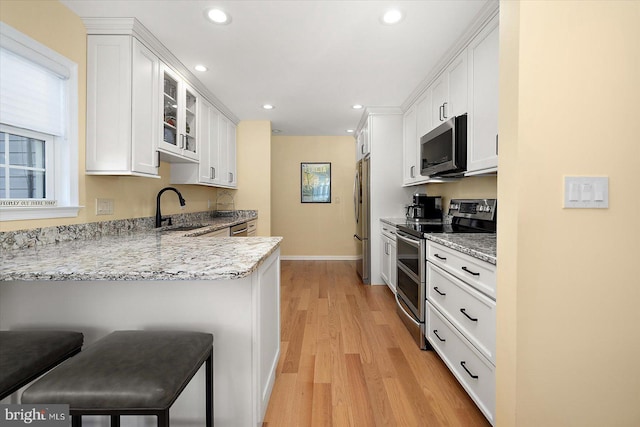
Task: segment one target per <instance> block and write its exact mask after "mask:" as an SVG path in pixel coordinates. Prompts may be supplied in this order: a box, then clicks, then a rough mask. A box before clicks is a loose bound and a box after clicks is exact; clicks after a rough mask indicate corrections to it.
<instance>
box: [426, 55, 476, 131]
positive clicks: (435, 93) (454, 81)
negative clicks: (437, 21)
mask: <svg viewBox="0 0 640 427" xmlns="http://www.w3.org/2000/svg"><path fill="white" fill-rule="evenodd" d="M430 91H431V96H432V108H431V126H430V129H433V128H435V127H437V126H438V125H440V124H442V123H444V122H446V121H447V120H449V119H450V118H452V117H455V116H459V115H461V114H465V113H466V112H467V52H466V50H465V51H462V53H460V54H459V55H458V56H457V57H456V58H455V59H454V60H453V61H452V62H451V64H449V66H448V67H447V68H446V69H445V70H444V71H443V73H442V74H441V75H440V77H438V79H437V80H435V81H434V82H433V84H432V85H431V86H430Z"/></svg>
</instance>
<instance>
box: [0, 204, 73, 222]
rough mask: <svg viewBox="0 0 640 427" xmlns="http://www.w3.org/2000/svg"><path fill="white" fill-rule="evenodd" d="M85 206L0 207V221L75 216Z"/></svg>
mask: <svg viewBox="0 0 640 427" xmlns="http://www.w3.org/2000/svg"><path fill="white" fill-rule="evenodd" d="M83 207H84V206H56V207H50V208H48V207H44V208H0V221H20V220H28V219H49V218H75V217H77V216H78V211H79V210H80V208H83Z"/></svg>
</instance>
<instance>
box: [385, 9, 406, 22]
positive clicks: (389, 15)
mask: <svg viewBox="0 0 640 427" xmlns="http://www.w3.org/2000/svg"><path fill="white" fill-rule="evenodd" d="M402 18H403V16H402V12H400V11H399V10H398V9H389V10H387V11H386V12H385V13H384V15H382V22H383V23H385V24H388V25H393V24H397V23H398V22H400V21H402Z"/></svg>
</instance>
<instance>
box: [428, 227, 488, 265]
mask: <svg viewBox="0 0 640 427" xmlns="http://www.w3.org/2000/svg"><path fill="white" fill-rule="evenodd" d="M427 240H431V241H433V242H436V243H440V244H441V245H444V246H446V247H448V248H451V249H454V250H456V251H458V252H462V253H463V254H467V255H469V256H472V257H474V258H477V259H479V260H482V261H486V262H488V263H490V264H493V265H496V235H495V234H492V233H433V234H427Z"/></svg>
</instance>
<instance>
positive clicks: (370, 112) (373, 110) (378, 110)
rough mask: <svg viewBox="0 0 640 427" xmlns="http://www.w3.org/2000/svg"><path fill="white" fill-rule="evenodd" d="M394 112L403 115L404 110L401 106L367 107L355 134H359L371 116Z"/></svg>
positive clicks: (386, 114) (387, 114)
mask: <svg viewBox="0 0 640 427" xmlns="http://www.w3.org/2000/svg"><path fill="white" fill-rule="evenodd" d="M393 114H399V115H401V114H403V110H402V109H401V108H400V107H366V108H365V109H364V111H363V112H362V117H360V121H359V122H358V126H357V127H356V132H355V134H356V135H357V134H358V133H359V132H360V130H362V128H363V127H364V125H365V124H366V123H367V119H368V118H369V116H383V115H385V116H389V115H393Z"/></svg>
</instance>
